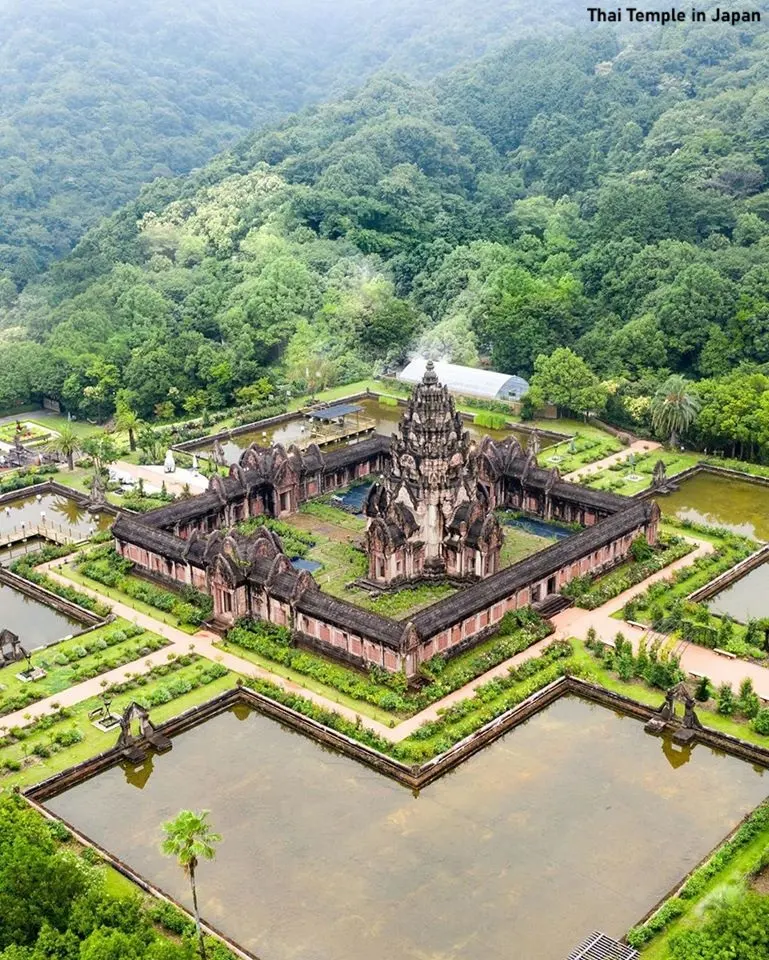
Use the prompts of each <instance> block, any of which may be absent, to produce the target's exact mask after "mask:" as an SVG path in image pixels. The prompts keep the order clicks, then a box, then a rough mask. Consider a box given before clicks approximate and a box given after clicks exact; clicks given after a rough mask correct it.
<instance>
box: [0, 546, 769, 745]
mask: <svg viewBox="0 0 769 960" xmlns="http://www.w3.org/2000/svg"><path fill="white" fill-rule="evenodd" d="M687 539H688V540H690V541H691V542H693V543H696V544H697V547H696V549H695V550H694V551H693V552H692V553H690V554H688V555H687V556H686V557H682V558H681V559H680V560H677V561H675V562H674V563H672V564H670V565H669V566H668V567H666V568H665V569H664V570H659V571H657V572H656V573H654V574H652V576H651V577H648V578H647V579H646V580H644V581H643V582H642V583H640V584H637V585H636V586H634V587H631V588H630V589H628V590H626V591H624V592H623V593H621V594H619V596H617V597H614V598H613V599H612V600H610V601H608V602H607V603H605V604H603V606H601V607H598V608H596V609H595V610H581V609H579V608H577V607H570V608H569V609H567V610H564V611H562V612H561V613H560V614H558V615H557V616H555V617H554V618H553V621H552V622H553V625H554V627H555V630H556V632H555V634H554V635H551V636H550V637H546V638H545V639H544V640H540V641H538V642H537V643H535V644H533V645H532V646H531V647H529V648H528V649H527V650H524V651H522V652H521V653H518V654H516V655H515V656H513V657H511V658H510V659H509V660H506V661H505V662H504V663H501V664H499V665H498V666H496V667H494V668H493V669H491V670H489V671H488V672H487V673H485V674H484V675H483V676H481V677H478V678H477V679H475V680H473V681H471V682H470V683H468V684H466V685H465V686H464V687H461V688H460V689H458V690H455V691H454V692H453V693H451V694H449V695H448V696H446V697H444V699H443V700H441V701H439V702H438V703H435V704H433V705H432V706H430V707H427V708H426V709H425V710H422V711H421V712H420V713H418V714H415V715H414V716H413V717H410V718H409V719H407V720H403V721H401V722H400V723H398V724H397V726H395V727H394V728H390V727H388V726H385V725H384V724H382V723H378V722H377V721H375V720H373V719H370V718H368V717H366V718H365V720H364V722H365V724H366V726H367V727H368V728H369V729H371V730H372V731H374V732H375V733H377V734H379V735H380V736H382V737H386V738H387V739H388V740H391V741H392V742H395V743H397V742H399V741H401V740H403V739H404V738H406V737H408V736H409V735H410V734H411V733H413V732H414V730H416V729H417V728H418V727H419V726H421V725H422V724H423V723H426V722H428V721H430V720H435V719H436V718H437V717H438V716H439V711H443V710H445V709H446V708H447V707H449V706H451V705H452V704H454V703H457V702H459V701H460V700H463V699H465V698H467V697H469V696H471V695H472V693H473V691H474V690H475V688H476V687H478V686H479V685H481V684H483V683H486V682H488V681H489V680H491V679H493V678H494V677H498V676H504V675H505V674H506V673H507V672H508V670H510V668H511V667H515V666H518V665H520V664H521V663H523V662H525V661H526V660H529V659H531V658H532V657H536V656H538V655H539V654H540V653H541V652H542V650H543V649H544V648H545V647H546V646H547V645H548V643H551V642H552V640H553V639H554V638H555V639H569V638H570V637H578V638H580V639H584V638H585V637H586V636H587V632H588V630H589V629H590V627H594V628H595V630H596V632H597V634H598V636H599V637H600V638H601V639H602V640H604V641H606V642H609V643H610V642H612V641H613V638H614V636H615V634H616V633H617V632H618V631H619V630H621V631H622V632H623V634H624V635H625V637H626V638H627V639H628V640H630V642H631V643H632V644H633V647H634V649H637V648H638V645H639V643H640V641H641V639H642V638H643V637H644V636H646V635H647V634H648V633H649V631H648V630H647V629H645V628H642V627H636V626H633V625H631V624H628V623H625V622H623V621H621V620H617V619H614V618H613V617H612V616H611V615H612V613H615V612H616V611H618V610H621V609H622V607H623V606H624V605H625V603H626V602H627V601H628V600H630V599H631V598H633V597H635V596H637V595H638V594H640V593H642V592H643V591H644V590H646V588H647V587H648V586H649V585H650V584H651V583H654V582H655V581H657V580H661V579H664V578H666V577H668V576H670V574H671V573H673V572H674V571H675V570H678V569H679V568H681V567H684V566H688V565H689V564H691V563H693V562H694V561H695V560H696V559H697V558H698V557H700V556H704V555H706V554H708V553H711V552H712V551H713V549H714V547H713V545H712V544H711V543H709V542H707V541H703V540H698V539H697V538H695V537H687ZM66 562H67V558H66V557H63V558H60V559H58V560H53V561H51V562H50V563H48V564H44V565H43V566H42V567H41V569H42V570H45V572H46V573H47V574H48V575H49V576H50V577H52V578H53V579H55V580H58V581H59V582H60V583H62V584H66V585H68V586H71V582H70V581H69V580H67V579H66V578H65V577H63V576H62V575H61V574H60V573H58V572H57V571H56V567H57V566H60V565H62V564H64V563H66ZM78 589H80V590H82V591H83V592H84V593H87V594H88V595H89V596H92V597H94V598H95V599H102V600H103V599H104V597H103V596H102V595H101V594H100V593H99V592H98V591H96V590H93V589H91V588H89V587H85V586H82V585H78ZM109 602H110V604H111V606H112V609H113V611H114V613H115V614H117V615H118V616H120V617H123V618H124V619H126V620H129V621H133V622H135V623H137V624H138V625H139V626H142V627H144V628H145V629H147V630H151V631H152V632H154V633H156V634H159V635H160V636H162V637H165V638H166V639H167V640H169V641H170V643H169V646H167V647H165V648H164V649H163V650H162V651H156V652H155V653H154V654H151V655H150V656H149V657H144V658H142V659H141V660H137V661H135V662H133V663H130V664H125V665H124V666H122V667H119V668H117V669H116V670H112V671H110V672H109V673H105V674H102V675H101V676H99V677H94V678H93V679H91V680H86V681H84V682H83V683H79V684H77V685H75V686H73V687H70V688H69V689H67V690H63V691H61V692H60V693H57V694H54V695H52V696H50V697H47V698H46V699H45V700H40V701H38V702H37V703H35V704H32V705H31V706H29V707H26V708H24V709H23V710H20V711H18V712H17V713H14V714H9V715H7V716H5V717H2V718H0V724H2V725H3V726H6V727H9V728H10V727H13V726H20V727H23V726H26V725H27V724H29V723H32V722H33V721H34V720H35V719H37V718H38V717H40V716H43V715H45V714H46V713H49V712H51V711H52V709H54V708H53V704H54V703H57V704H59V706H73V705H75V704H77V703H80V702H81V701H83V700H86V699H89V698H91V697H95V696H98V695H99V694H100V693H101V691H102V682H103V681H104V680H106V681H107V683H116V682H121V681H123V680H125V678H126V673H133V674H136V673H144V672H147V671H148V670H149V669H150V667H151V666H152V664H153V663H155V664H157V663H158V662H159V661H160V660H161V659H162V657H163V655H164V654H168V653H175V654H176V655H177V656H178V655H180V654H183V653H188V652H189V651H190V649H194V652H195V653H198V654H200V655H201V656H204V657H206V658H208V659H210V660H214V661H216V662H218V663H222V664H223V665H224V666H226V667H227V668H228V669H230V670H232V671H233V672H235V673H238V674H241V675H242V676H245V677H249V676H258V677H260V678H262V679H264V680H269V681H270V682H271V683H274V684H276V685H277V686H280V687H281V688H282V689H284V690H286V691H290V692H291V693H296V694H299V695H301V696H302V697H305V698H306V699H308V700H311V701H312V702H313V703H315V704H316V705H317V706H319V707H322V708H324V709H326V710H332V711H335V712H336V713H339V714H341V715H342V716H344V717H346V718H347V719H348V720H351V721H353V722H355V720H356V719H357V714H356V712H355V711H354V710H351V709H349V708H347V707H345V706H343V705H342V704H339V703H337V702H336V701H334V700H332V699H329V698H328V697H324V696H323V695H321V694H318V693H314V692H313V691H311V690H308V689H307V688H306V687H303V686H301V684H298V683H295V682H293V681H291V680H287V679H284V678H283V677H280V676H277V675H276V674H274V673H271V672H270V671H268V670H265V669H263V668H261V667H259V666H257V665H256V664H254V663H251V662H250V661H248V660H244V659H241V658H240V657H238V656H237V655H236V654H233V653H230V652H226V651H223V650H221V649H220V648H219V647H218V646H216V641H217V640H218V639H219V638H218V637H217V635H216V634H214V633H212V632H211V631H209V630H199V631H198V632H197V633H195V634H193V635H190V634H187V633H183V632H182V631H181V630H178V629H177V628H176V627H172V626H169V625H168V624H165V623H161V622H160V621H158V620H155V619H154V617H152V616H149V615H148V614H144V613H139V612H138V611H136V610H134V609H133V608H132V607H129V606H128V605H127V604H124V603H121V602H119V601H115V600H110V601H109ZM678 652H679V653H680V655H681V667H682V669H683V670H685V671H687V672H689V673H696V674H705V675H706V676H708V677H709V678H710V680H711V681H712V682H713V683H715V684H716V685H718V684H720V683H724V682H726V683H731V684H732V685H733V686H734V688H735V689H737V688H738V687H739V684H740V682H741V681H742V680H743V679H744V678H745V677H750V678H751V679H752V680H753V683H754V686H755V689H756V693H757V694H758V696H759V697H762V698H763V699H766V700H769V667H763V666H760V665H758V664H751V663H748V662H746V661H744V660H739V659H735V660H732V659H730V658H727V657H724V656H722V655H720V654H717V653H716V652H715V651H713V650H709V649H707V648H705V647H700V646H696V645H695V644H683V645H682V646H681V647H680V648H679V651H678Z"/></svg>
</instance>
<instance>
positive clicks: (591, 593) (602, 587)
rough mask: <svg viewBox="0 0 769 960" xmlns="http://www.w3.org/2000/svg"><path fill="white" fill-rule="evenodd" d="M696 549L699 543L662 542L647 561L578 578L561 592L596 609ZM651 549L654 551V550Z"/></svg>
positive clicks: (675, 540) (588, 608)
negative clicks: (595, 576) (602, 573)
mask: <svg viewBox="0 0 769 960" xmlns="http://www.w3.org/2000/svg"><path fill="white" fill-rule="evenodd" d="M695 549H696V546H695V544H693V543H690V542H688V541H686V540H684V539H683V538H681V537H670V538H667V539H665V540H663V541H662V542H661V548H660V549H659V550H658V551H654V552H651V553H650V555H649V556H646V557H645V558H644V559H639V560H633V561H631V562H630V563H629V564H624V565H623V566H622V568H621V569H619V570H615V571H613V572H612V573H608V574H605V575H604V576H599V577H598V578H593V577H575V579H574V580H572V581H571V582H570V583H568V584H567V585H566V586H565V587H564V588H563V589H562V590H561V593H562V594H563V595H564V596H566V597H572V598H573V600H574V603H575V604H576V605H577V606H578V607H581V608H582V609H583V610H595V609H596V607H600V606H602V605H603V604H604V603H607V602H608V601H609V600H612V599H613V598H614V597H618V596H619V595H620V594H621V593H624V592H625V590H629V589H630V588H631V587H634V586H636V584H639V583H643V581H644V580H646V579H648V578H649V577H650V576H651V575H652V574H653V573H657V572H658V571H659V570H663V569H664V568H665V567H667V566H669V565H670V564H671V563H674V562H675V561H676V560H680V559H681V558H682V557H685V556H687V554H689V553H691V552H692V551H693V550H695ZM650 550H651V548H650Z"/></svg>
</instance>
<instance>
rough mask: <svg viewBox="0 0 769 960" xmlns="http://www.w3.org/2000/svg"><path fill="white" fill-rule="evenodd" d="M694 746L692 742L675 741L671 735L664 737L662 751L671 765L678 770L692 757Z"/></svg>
mask: <svg viewBox="0 0 769 960" xmlns="http://www.w3.org/2000/svg"><path fill="white" fill-rule="evenodd" d="M692 750H693V746H692V744H691V743H674V742H673V740H672V739H671V738H670V737H663V738H662V752H663V753H664V754H665V759H666V760H667V762H668V763H669V764H670V766H671V767H672V768H673V769H674V770H677V769H678V768H679V767H682V766H683V765H684V764H685V763H688V762H689V761H690V760H691V758H692Z"/></svg>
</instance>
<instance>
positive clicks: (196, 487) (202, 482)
mask: <svg viewBox="0 0 769 960" xmlns="http://www.w3.org/2000/svg"><path fill="white" fill-rule="evenodd" d="M112 467H113V468H114V469H115V470H119V471H120V473H127V474H128V475H129V476H131V477H133V478H134V480H140V479H141V480H143V481H144V484H145V487H146V488H147V492H152V491H157V490H160V489H161V487H162V486H163V484H164V483H165V485H166V490H168V492H169V493H177V494H180V493H183V492H184V487H185V485H189V487H190V490H191V491H192V492H193V493H201V492H202V491H204V490H207V489H208V478H207V477H204V476H202V475H201V474H194V473H193V472H192V471H191V470H185V469H184V468H182V467H178V468H177V470H176V473H164V472H163V467H162V466H160V467H158V466H140V465H139V464H136V463H128V462H127V461H126V460H117V461H116V462H115V463H114V464H112Z"/></svg>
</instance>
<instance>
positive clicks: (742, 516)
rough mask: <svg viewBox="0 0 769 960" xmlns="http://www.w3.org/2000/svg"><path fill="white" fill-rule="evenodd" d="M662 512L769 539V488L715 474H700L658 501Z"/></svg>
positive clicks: (682, 483)
mask: <svg viewBox="0 0 769 960" xmlns="http://www.w3.org/2000/svg"><path fill="white" fill-rule="evenodd" d="M658 502H659V505H660V507H661V508H662V511H663V513H667V514H673V515H675V516H677V517H678V518H679V519H680V520H691V521H694V522H696V523H705V524H708V525H709V526H713V527H724V528H726V529H727V530H732V531H733V532H734V533H739V534H741V535H742V536H744V537H754V538H755V539H757V540H769V487H767V486H764V485H760V484H756V483H751V482H750V481H749V480H740V479H738V478H736V477H729V476H720V475H718V474H715V473H707V472H702V473H697V474H695V475H694V476H693V477H688V478H687V479H686V480H683V481H682V482H681V486H680V489H679V490H677V491H675V492H674V493H670V494H666V495H665V496H661V497H659V498H658Z"/></svg>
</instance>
